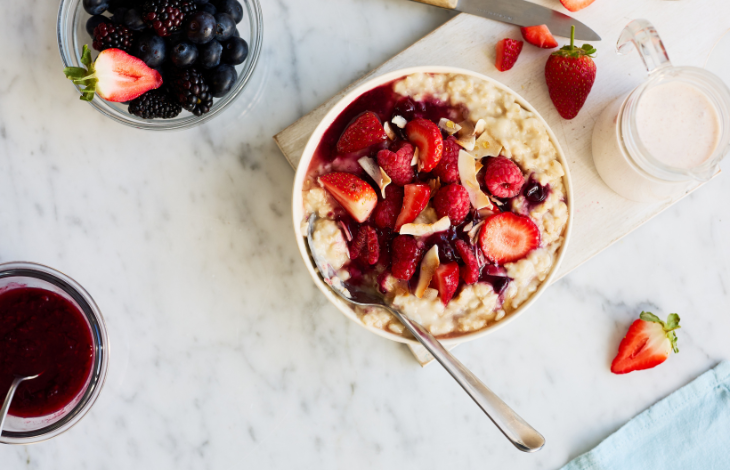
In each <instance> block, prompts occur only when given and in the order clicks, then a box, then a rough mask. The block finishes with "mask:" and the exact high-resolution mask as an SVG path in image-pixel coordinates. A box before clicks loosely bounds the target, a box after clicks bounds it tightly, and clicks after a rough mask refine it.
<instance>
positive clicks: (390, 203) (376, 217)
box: [373, 184, 403, 230]
mask: <svg viewBox="0 0 730 470" xmlns="http://www.w3.org/2000/svg"><path fill="white" fill-rule="evenodd" d="M402 205H403V188H401V187H400V186H395V185H393V184H389V185H388V186H387V187H386V188H385V199H384V200H382V201H380V202H379V203H378V205H377V206H376V207H375V211H374V212H373V221H374V222H375V226H376V227H378V228H389V229H391V230H392V229H393V228H394V227H395V221H396V220H397V219H398V214H399V213H400V209H401V206H402Z"/></svg>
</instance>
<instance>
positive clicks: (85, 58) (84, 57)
mask: <svg viewBox="0 0 730 470" xmlns="http://www.w3.org/2000/svg"><path fill="white" fill-rule="evenodd" d="M81 63H82V64H84V65H85V66H86V67H89V66H91V51H90V50H89V46H87V45H86V44H84V48H83V50H82V51H81Z"/></svg>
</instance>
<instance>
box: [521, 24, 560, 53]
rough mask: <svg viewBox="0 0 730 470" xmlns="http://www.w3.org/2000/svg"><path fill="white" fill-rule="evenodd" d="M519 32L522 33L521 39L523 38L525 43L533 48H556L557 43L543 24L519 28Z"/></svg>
mask: <svg viewBox="0 0 730 470" xmlns="http://www.w3.org/2000/svg"><path fill="white" fill-rule="evenodd" d="M520 32H521V33H522V37H523V38H525V41H527V42H529V43H530V44H532V45H533V46H537V47H542V48H543V49H552V48H553V47H558V41H556V40H555V38H554V37H553V35H552V34H551V33H550V30H549V29H548V27H547V26H546V25H544V24H541V25H539V26H527V27H524V28H520Z"/></svg>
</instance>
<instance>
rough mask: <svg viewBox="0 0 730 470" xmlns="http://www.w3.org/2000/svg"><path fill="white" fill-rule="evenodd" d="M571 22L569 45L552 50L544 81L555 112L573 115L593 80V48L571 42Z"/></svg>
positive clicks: (572, 32)
mask: <svg viewBox="0 0 730 470" xmlns="http://www.w3.org/2000/svg"><path fill="white" fill-rule="evenodd" d="M574 42H575V26H572V27H571V28H570V45H569V46H563V47H562V48H560V50H558V51H555V52H553V53H552V54H551V55H550V57H549V58H548V61H547V63H546V64H545V82H546V83H547V87H548V92H549V93H550V99H551V100H552V101H553V104H554V105H555V108H556V109H557V110H558V113H560V115H561V116H562V117H563V118H565V119H573V118H574V117H576V116H577V115H578V112H579V111H580V109H581V108H582V107H583V104H584V103H585V102H586V98H588V94H589V93H590V92H591V88H593V83H594V82H595V81H596V64H595V62H593V59H592V57H593V54H595V52H596V49H595V48H594V47H593V46H591V45H590V44H583V46H582V47H577V46H575V45H574Z"/></svg>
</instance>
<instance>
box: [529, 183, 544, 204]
mask: <svg viewBox="0 0 730 470" xmlns="http://www.w3.org/2000/svg"><path fill="white" fill-rule="evenodd" d="M523 193H524V195H525V197H526V198H527V200H528V201H530V202H532V203H534V204H537V203H540V202H542V201H544V200H545V197H547V192H546V191H545V188H543V187H542V186H541V185H540V183H538V182H537V181H532V180H531V181H530V182H529V183H527V184H526V185H525V189H524V190H523Z"/></svg>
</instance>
